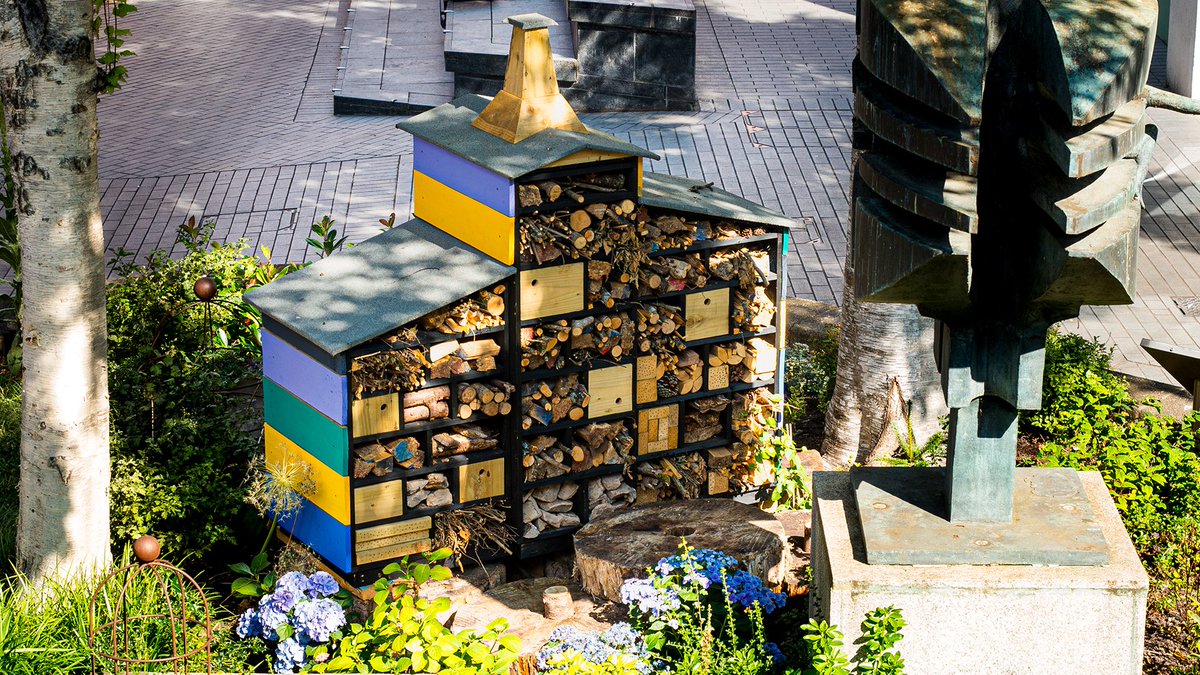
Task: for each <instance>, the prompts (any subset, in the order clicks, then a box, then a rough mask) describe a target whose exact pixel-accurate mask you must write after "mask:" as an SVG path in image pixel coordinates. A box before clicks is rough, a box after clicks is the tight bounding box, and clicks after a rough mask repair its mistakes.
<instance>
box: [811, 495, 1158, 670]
mask: <svg viewBox="0 0 1200 675" xmlns="http://www.w3.org/2000/svg"><path fill="white" fill-rule="evenodd" d="M1080 480H1081V482H1082V484H1083V488H1084V491H1085V493H1086V495H1087V498H1088V500H1089V502H1090V503H1091V507H1092V510H1093V511H1094V512H1095V513H1096V517H1097V520H1098V522H1099V525H1100V529H1101V531H1102V532H1103V534H1104V538H1105V541H1106V543H1107V545H1108V557H1109V560H1110V562H1109V564H1107V565H1095V566H1069V567H1068V566H1051V565H1020V566H1018V565H997V566H980V565H869V564H867V562H866V557H865V552H864V550H863V541H862V531H861V528H860V527H859V525H858V514H857V509H856V508H855V505H854V496H853V489H852V485H851V478H850V474H848V473H834V472H818V473H816V474H814V478H813V489H814V493H815V497H814V523H813V585H812V589H813V591H812V594H811V596H810V614H811V616H813V617H814V618H816V619H823V620H825V621H828V622H830V623H831V624H834V625H837V626H838V627H839V628H840V629H841V630H842V631H843V633H844V634H845V640H844V643H845V644H847V645H853V644H854V642H855V640H857V639H858V638H859V637H860V635H861V630H860V627H859V626H860V624H861V622H862V620H863V617H864V615H865V614H866V612H868V611H870V610H872V609H875V608H877V607H884V606H888V605H894V606H896V607H897V608H899V609H900V611H901V613H902V614H903V616H904V620H905V622H906V623H907V625H906V627H905V628H904V630H903V635H904V639H903V640H902V641H901V642H900V643H899V645H898V647H899V651H900V654H901V656H903V657H904V660H905V663H906V672H909V673H921V675H960V674H961V673H989V675H999V674H1009V673H1012V674H1015V673H1027V674H1031V675H1032V674H1039V675H1040V674H1043V673H1054V674H1055V675H1075V674H1078V675H1093V674H1094V673H1106V674H1110V673H1111V674H1115V673H1125V674H1128V675H1134V674H1135V673H1140V672H1141V664H1142V642H1143V638H1144V636H1145V618H1146V593H1147V590H1148V587H1149V580H1148V578H1147V576H1146V572H1145V570H1144V569H1142V565H1141V562H1140V560H1139V559H1138V556H1137V552H1136V551H1135V550H1134V548H1133V544H1132V543H1131V542H1130V541H1129V536H1128V534H1126V532H1125V528H1124V526H1123V525H1122V524H1121V520H1120V516H1119V515H1118V514H1117V510H1116V507H1115V506H1114V505H1113V502H1112V498H1111V497H1110V496H1109V494H1108V489H1107V488H1106V487H1105V485H1104V481H1103V480H1102V479H1101V478H1100V475H1099V474H1096V473H1090V472H1089V473H1082V474H1080ZM849 651H851V652H852V651H853V650H852V649H851V650H849Z"/></svg>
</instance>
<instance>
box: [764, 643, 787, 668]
mask: <svg viewBox="0 0 1200 675" xmlns="http://www.w3.org/2000/svg"><path fill="white" fill-rule="evenodd" d="M763 651H765V652H766V653H767V656H769V657H771V661H772V662H773V663H774V664H775V665H777V666H778V665H780V664H782V663H783V662H784V656H783V651H782V650H780V649H779V645H777V644H775V643H774V642H768V643H766V644H765V645H763Z"/></svg>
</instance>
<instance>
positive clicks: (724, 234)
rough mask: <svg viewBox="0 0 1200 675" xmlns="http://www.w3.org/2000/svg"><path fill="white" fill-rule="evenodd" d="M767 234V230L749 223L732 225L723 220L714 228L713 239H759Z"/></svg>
mask: <svg viewBox="0 0 1200 675" xmlns="http://www.w3.org/2000/svg"><path fill="white" fill-rule="evenodd" d="M764 234H767V228H765V227H763V226H761V225H751V224H749V223H732V222H729V221H727V220H722V221H719V222H717V223H715V224H714V225H713V226H712V231H711V235H712V236H711V238H712V239H716V240H718V241H719V240H723V239H741V238H743V237H759V236H762V235H764Z"/></svg>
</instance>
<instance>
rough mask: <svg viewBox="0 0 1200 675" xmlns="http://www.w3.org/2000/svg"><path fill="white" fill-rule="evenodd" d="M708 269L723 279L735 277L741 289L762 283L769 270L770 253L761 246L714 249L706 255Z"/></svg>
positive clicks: (727, 279) (747, 288)
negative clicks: (710, 253)
mask: <svg viewBox="0 0 1200 675" xmlns="http://www.w3.org/2000/svg"><path fill="white" fill-rule="evenodd" d="M708 269H709V271H711V272H712V275H713V276H714V277H716V278H718V279H721V280H723V281H732V280H734V279H737V282H738V286H739V287H741V288H742V290H750V289H751V288H754V286H755V285H756V284H759V283H763V282H765V281H766V279H767V274H768V273H769V272H770V271H771V258H770V253H769V252H768V251H767V250H766V249H761V248H735V249H732V250H729V249H727V250H722V251H714V252H713V254H712V255H710V256H709V257H708Z"/></svg>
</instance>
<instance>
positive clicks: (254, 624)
mask: <svg viewBox="0 0 1200 675" xmlns="http://www.w3.org/2000/svg"><path fill="white" fill-rule="evenodd" d="M233 632H234V633H236V634H237V636H238V637H240V638H241V639H243V640H245V639H246V638H249V637H254V636H257V635H259V634H260V633H261V632H262V622H261V621H259V619H258V611H257V610H254V609H248V610H246V613H245V614H242V615H241V616H240V617H238V623H237V628H235V629H234V631H233Z"/></svg>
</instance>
